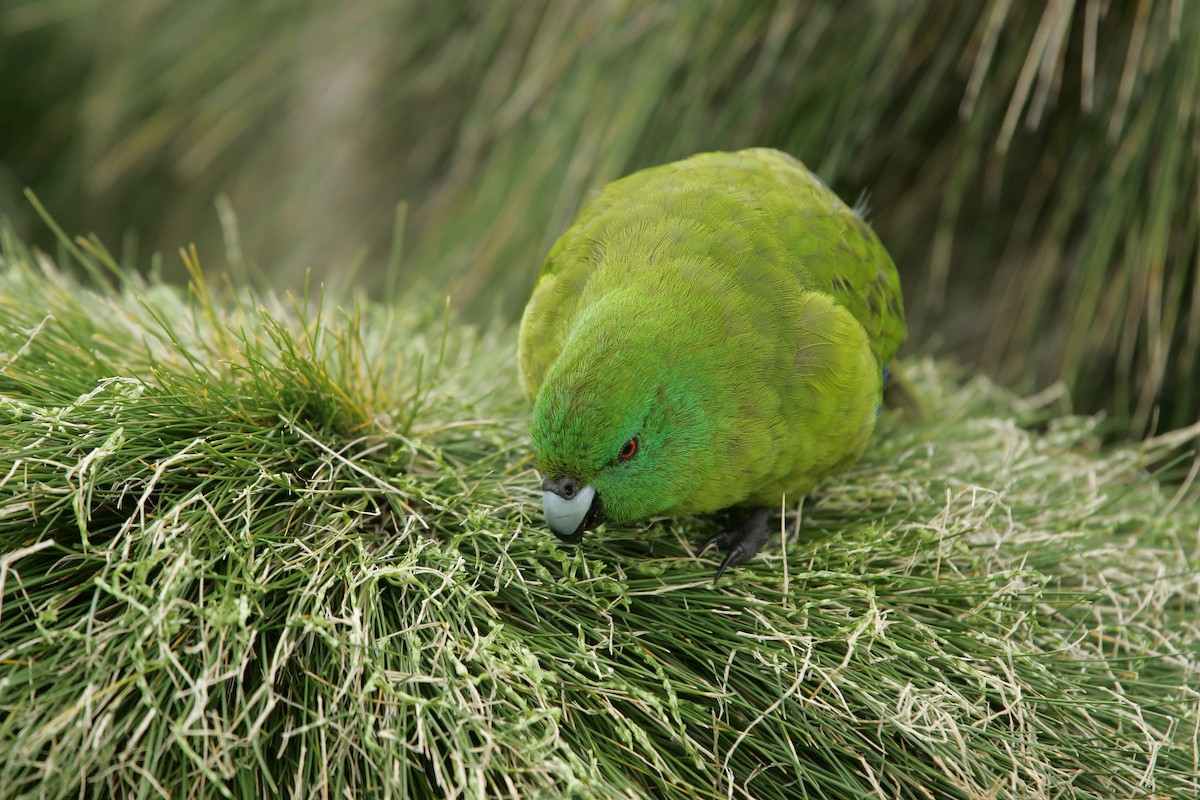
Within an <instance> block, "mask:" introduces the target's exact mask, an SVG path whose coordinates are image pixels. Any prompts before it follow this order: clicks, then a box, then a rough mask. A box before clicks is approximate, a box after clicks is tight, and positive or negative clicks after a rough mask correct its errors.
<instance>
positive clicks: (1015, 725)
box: [0, 236, 1200, 800]
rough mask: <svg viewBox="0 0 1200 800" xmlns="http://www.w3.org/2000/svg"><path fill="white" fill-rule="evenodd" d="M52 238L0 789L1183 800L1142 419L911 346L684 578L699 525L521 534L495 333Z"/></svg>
mask: <svg viewBox="0 0 1200 800" xmlns="http://www.w3.org/2000/svg"><path fill="white" fill-rule="evenodd" d="M73 248H74V250H75V252H74V257H75V258H77V259H79V260H80V261H81V262H82V263H84V264H85V265H86V266H87V267H88V268H89V271H90V274H91V277H90V279H89V280H88V281H87V282H86V284H83V283H80V282H78V281H76V280H73V279H69V278H67V277H64V276H63V274H61V273H60V271H59V270H58V268H57V267H56V266H55V265H54V264H53V263H51V261H50V260H49V259H47V258H45V257H40V256H36V255H35V254H33V253H30V252H29V251H28V250H26V249H25V248H24V247H22V246H21V245H20V244H19V243H17V242H15V241H13V240H12V237H11V236H10V237H8V239H7V240H6V242H5V249H4V255H3V263H2V264H0V786H3V787H4V790H3V794H5V795H30V796H44V797H67V796H72V797H79V796H89V797H106V796H114V797H128V796H138V797H155V796H170V797H259V796H275V795H278V796H288V797H349V796H356V797H365V796H380V797H396V798H402V797H403V798H446V797H451V798H468V797H470V798H485V797H486V798H494V797H511V798H536V797H547V798H549V797H554V798H558V797H573V798H593V797H594V798H617V797H622V798H641V797H652V798H727V797H754V798H797V797H810V798H838V800H841V799H842V798H849V797H881V798H882V797H888V798H891V797H903V798H929V797H938V798H1051V797H1053V798H1106V799H1111V798H1116V797H1129V798H1132V797H1147V798H1149V797H1158V798H1183V797H1192V796H1196V794H1197V792H1198V791H1200V778H1198V777H1197V771H1198V770H1197V764H1198V760H1200V744H1198V742H1200V690H1198V688H1197V687H1200V625H1198V622H1197V620H1198V619H1200V570H1198V569H1197V566H1198V564H1200V552H1198V551H1200V511H1198V510H1197V504H1196V503H1195V492H1194V490H1192V489H1190V488H1188V487H1189V486H1190V482H1189V481H1188V480H1186V476H1185V480H1183V481H1181V482H1177V483H1176V484H1175V488H1172V487H1171V486H1163V485H1160V484H1159V483H1158V482H1157V481H1156V480H1155V479H1154V478H1153V477H1152V476H1151V475H1150V474H1149V473H1148V472H1147V470H1146V465H1147V464H1150V463H1152V462H1153V461H1154V459H1155V458H1157V457H1158V456H1159V454H1160V453H1162V452H1165V451H1166V450H1167V448H1170V447H1173V446H1176V445H1178V444H1179V442H1178V441H1174V440H1166V439H1163V440H1157V441H1154V442H1151V443H1149V444H1147V445H1145V446H1143V447H1141V448H1139V449H1131V448H1117V449H1099V450H1098V449H1096V448H1095V446H1094V445H1095V442H1096V441H1097V438H1098V436H1097V430H1098V425H1099V423H1098V422H1097V420H1095V419H1092V418H1085V417H1066V416H1061V415H1059V414H1057V413H1055V412H1054V411H1053V410H1052V409H1051V408H1049V407H1048V406H1047V405H1045V404H1039V403H1038V402H1035V401H1028V400H1025V401H1022V400H1017V399H1014V398H1013V397H1011V396H1010V395H1007V394H1005V393H1004V392H1002V391H1000V390H998V389H997V388H995V387H994V386H993V385H991V384H990V383H987V382H985V381H982V380H967V381H961V380H956V379H955V377H954V376H953V375H952V374H950V372H949V370H948V369H947V368H946V367H945V366H942V365H937V364H934V363H931V362H928V361H922V362H914V363H912V364H910V365H909V372H910V374H911V376H912V379H913V381H914V382H915V384H916V385H917V386H918V387H919V389H920V391H921V392H923V394H924V395H925V398H926V402H927V403H928V405H929V408H930V409H931V411H932V413H931V414H930V419H929V421H927V422H924V423H909V422H904V421H901V420H897V419H891V418H887V417H885V421H884V423H883V425H882V429H881V430H880V431H879V433H878V435H877V438H876V442H875V446H874V447H873V448H872V450H871V452H870V453H869V454H868V455H867V457H866V458H865V459H864V460H863V462H862V463H861V464H860V465H859V466H857V467H856V468H854V469H853V470H851V471H850V472H849V473H847V474H846V475H844V476H842V477H840V478H838V479H836V480H834V481H832V482H831V483H830V484H829V485H828V486H826V487H825V488H824V490H823V491H822V492H821V493H820V494H819V495H817V496H814V497H812V498H810V499H809V500H808V502H807V503H806V504H805V505H804V507H803V510H802V516H803V519H802V524H801V525H800V531H799V533H798V534H796V535H794V536H793V535H792V532H791V527H792V526H793V525H794V524H795V523H796V522H798V521H799V514H798V513H797V510H796V509H790V510H789V514H788V515H787V517H786V524H785V526H783V527H781V531H780V540H781V542H782V541H783V540H785V539H786V540H788V542H787V544H786V546H784V547H777V548H774V549H769V550H768V551H767V552H765V553H764V554H762V555H761V556H760V557H758V558H756V559H755V560H754V561H753V562H751V563H749V564H747V565H745V566H743V567H741V568H738V569H736V570H733V571H732V572H731V573H730V574H729V576H728V577H727V578H726V579H723V580H722V582H721V584H720V585H719V586H717V587H715V588H714V586H713V585H712V582H711V578H712V573H713V569H714V567H715V562H714V561H712V560H711V559H708V558H704V559H697V558H696V557H695V556H694V555H693V549H692V548H691V547H690V546H689V544H688V543H689V542H694V541H696V540H698V539H700V538H702V537H703V536H704V535H705V534H706V533H707V532H709V531H710V530H711V528H710V526H711V525H712V523H711V522H710V521H707V520H704V519H698V518H684V519H675V520H660V521H655V522H653V523H652V524H649V525H646V526H643V527H640V528H637V529H621V530H608V531H603V532H601V533H599V534H591V535H589V536H588V537H587V539H586V541H585V543H584V545H583V546H582V547H581V548H578V549H574V550H564V549H561V548H560V547H559V546H558V545H557V543H556V542H555V540H554V539H553V537H552V536H551V535H550V534H549V533H548V532H547V531H545V530H544V528H543V527H542V526H541V524H540V521H539V519H538V513H537V508H536V506H535V505H534V504H535V503H536V499H537V496H536V494H535V492H534V487H535V486H536V479H535V476H534V474H533V472H532V469H531V467H530V459H529V447H528V442H527V440H526V435H525V416H526V413H527V411H526V407H525V403H524V401H523V399H522V398H521V397H520V395H519V389H518V387H517V381H516V377H515V374H514V368H513V367H512V366H511V365H512V357H513V356H512V354H513V349H514V336H513V335H512V331H511V330H496V331H486V330H485V331H479V330H474V329H471V328H468V327H466V326H463V325H460V324H458V323H455V322H453V321H452V320H450V319H449V318H448V315H447V313H446V311H445V309H444V308H443V307H441V306H440V305H439V304H436V303H435V304H416V305H414V306H413V307H411V308H410V307H390V306H382V305H379V304H375V303H371V302H365V301H361V302H357V303H353V304H350V303H347V304H346V305H345V306H344V307H343V306H338V305H336V304H335V303H333V302H330V301H328V300H322V299H321V298H320V297H304V298H296V299H289V300H280V299H278V298H272V297H268V296H263V297H255V296H251V295H248V294H239V293H237V292H234V291H224V292H215V291H212V290H210V289H209V288H208V287H207V286H206V285H205V283H204V276H203V273H202V271H201V270H200V268H199V266H198V264H197V262H196V260H195V256H194V254H192V255H191V256H190V259H189V260H190V263H191V269H192V276H193V280H192V285H191V287H190V289H189V290H188V291H186V292H183V291H179V290H176V289H173V288H169V287H167V286H164V285H161V284H158V283H155V282H146V281H142V280H140V279H134V278H113V277H111V274H116V271H115V265H113V264H112V263H111V259H110V258H109V257H108V256H107V255H106V254H105V253H104V252H103V251H102V250H101V249H100V248H99V247H98V246H96V245H95V244H94V243H87V242H81V243H79V244H78V245H77V246H73ZM1185 436H1186V434H1181V437H1180V438H1183V437H1185ZM1180 486H1182V487H1183V488H1178V487H1180Z"/></svg>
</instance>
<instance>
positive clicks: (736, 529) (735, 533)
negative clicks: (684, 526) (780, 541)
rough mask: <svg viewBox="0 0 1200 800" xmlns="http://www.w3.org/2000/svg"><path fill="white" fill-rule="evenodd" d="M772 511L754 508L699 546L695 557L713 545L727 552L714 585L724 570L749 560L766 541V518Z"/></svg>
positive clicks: (767, 534) (767, 533) (768, 533)
mask: <svg viewBox="0 0 1200 800" xmlns="http://www.w3.org/2000/svg"><path fill="white" fill-rule="evenodd" d="M772 510H773V509H770V508H756V509H754V510H753V511H751V512H750V513H749V514H747V515H746V516H744V517H743V518H742V519H741V521H740V522H738V521H737V520H736V518H735V519H734V520H731V523H732V524H730V525H729V527H727V528H726V529H725V530H723V531H721V532H720V533H717V534H714V535H713V536H711V537H709V539H708V541H706V542H705V543H704V544H702V545H700V550H699V551H698V552H697V553H696V555H700V553H703V552H704V551H705V550H707V549H708V548H709V547H711V546H712V545H714V544H715V545H716V546H717V547H718V548H719V549H721V550H727V551H728V552H726V553H725V560H724V561H722V562H721V566H719V567H717V574H716V575H714V576H713V584H714V585H716V583H717V581H719V580H721V575H722V573H724V572H725V570H726V569H728V568H729V567H733V566H737V565H738V564H740V563H742V562H743V561H745V560H746V559H748V558H751V557H752V556H753V555H754V554H755V553H757V552H758V549H759V548H760V547H762V546H763V544H764V543H765V542H766V541H767V539H768V538H769V537H770V535H771V533H770V531H768V530H767V518H768V517H770V516H771V511H772Z"/></svg>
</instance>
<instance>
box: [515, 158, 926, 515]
mask: <svg viewBox="0 0 1200 800" xmlns="http://www.w3.org/2000/svg"><path fill="white" fill-rule="evenodd" d="M904 335H905V327H904V311H903V308H902V304H901V297H900V281H899V277H898V275H897V273H896V267H895V265H894V264H893V263H892V260H891V258H890V257H889V256H888V254H887V252H886V251H885V250H884V248H883V246H882V245H881V244H880V242H879V239H878V238H877V237H876V236H875V234H874V233H873V232H872V231H871V229H870V228H869V227H868V226H867V224H866V223H865V222H864V221H863V220H862V219H861V218H860V217H859V216H858V215H857V214H855V213H854V212H853V211H852V210H851V209H850V208H848V207H847V206H846V205H845V204H844V203H842V201H841V200H839V199H838V198H837V197H836V196H835V195H834V194H833V193H832V192H831V191H830V190H829V188H828V187H826V186H825V185H824V184H823V183H821V181H820V180H819V179H817V178H816V177H815V176H814V175H813V174H812V173H810V172H809V171H808V170H807V169H806V168H805V167H804V165H802V164H801V163H800V162H798V161H796V160H795V159H793V158H791V157H789V156H787V155H784V154H783V153H779V152H776V151H773V150H765V149H757V150H744V151H741V152H736V153H706V154H702V155H697V156H694V157H692V158H689V159H686V160H684V161H680V162H677V163H674V164H668V165H665V166H661V167H656V168H653V169H647V170H644V171H642V172H638V173H636V174H633V175H630V176H629V177H626V178H623V179H621V180H618V181H616V182H614V183H612V184H610V185H609V186H608V187H607V188H605V189H604V191H603V192H602V193H601V194H600V195H599V196H598V197H597V198H596V199H595V200H593V201H592V202H590V203H589V204H588V205H587V206H586V207H585V208H584V209H583V210H582V211H581V212H580V214H579V217H578V218H577V219H576V220H575V222H574V224H572V225H571V227H570V228H569V229H568V230H567V231H566V233H564V234H563V235H562V237H561V238H560V239H559V240H558V242H557V243H556V244H555V245H554V247H553V248H552V249H551V251H550V255H549V256H548V258H547V259H546V263H545V265H544V266H543V268H542V272H541V275H540V277H539V279H538V282H537V285H536V287H535V288H534V291H533V296H532V298H531V299H530V301H529V305H528V307H527V308H526V309H525V316H524V319H523V320H522V324H521V333H520V346H519V349H520V362H521V376H522V380H523V383H524V387H525V391H526V393H527V394H528V395H529V397H530V398H531V399H532V400H533V404H534V407H533V417H532V421H531V427H530V430H531V436H532V439H533V444H534V448H535V450H536V452H537V467H538V470H539V472H541V474H542V475H543V476H544V477H546V478H547V479H548V480H550V479H560V478H569V479H571V480H574V481H577V482H578V484H579V485H585V484H586V485H590V486H593V487H594V488H595V490H596V495H597V496H598V497H599V502H600V506H601V508H602V509H603V513H604V516H605V517H606V518H607V519H608V520H610V521H613V522H618V523H620V522H631V521H634V520H638V519H641V518H644V517H647V516H650V515H653V514H672V513H677V512H689V511H692V512H704V511H714V510H717V509H721V508H725V507H728V506H747V507H761V506H773V507H778V505H779V502H780V497H781V496H783V495H787V496H789V497H795V498H798V497H800V496H802V495H804V494H806V493H808V492H809V491H810V490H811V489H812V488H813V487H814V486H815V485H816V484H817V483H818V482H819V481H820V480H821V479H822V478H824V477H825V476H827V475H829V474H831V473H833V472H836V471H838V470H841V469H844V468H846V467H847V466H849V465H851V464H853V463H854V462H855V461H856V460H857V459H858V458H859V456H860V455H861V454H862V453H863V451H864V449H865V448H866V446H867V442H868V440H869V438H870V436H871V432H872V430H873V428H874V425H875V418H876V415H877V414H878V410H879V407H880V404H881V391H882V375H883V370H884V367H885V366H886V365H887V364H888V363H889V362H890V360H891V359H892V357H893V356H894V355H895V353H896V350H897V349H898V348H899V347H900V344H901V343H902V342H903V340H904ZM631 443H632V444H633V445H634V449H635V453H634V455H632V456H631V457H627V458H622V453H623V448H624V449H625V450H626V451H627V450H628V449H629V448H628V445H630V444H631Z"/></svg>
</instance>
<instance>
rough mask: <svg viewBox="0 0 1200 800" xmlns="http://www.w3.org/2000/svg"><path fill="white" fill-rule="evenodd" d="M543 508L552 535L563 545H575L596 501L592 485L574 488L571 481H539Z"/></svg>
mask: <svg viewBox="0 0 1200 800" xmlns="http://www.w3.org/2000/svg"><path fill="white" fill-rule="evenodd" d="M542 488H543V489H544V490H545V492H544V493H543V494H542V508H543V509H544V510H545V512H546V524H547V525H549V526H550V530H552V531H554V535H555V536H557V537H558V538H559V539H562V540H563V541H565V542H572V543H573V542H578V541H579V540H580V539H581V538H582V537H583V529H584V527H585V526H586V525H587V522H588V518H589V513H588V512H590V511H592V505H593V502H594V501H595V499H596V489H595V488H594V487H592V486H590V485H589V486H577V484H575V483H574V482H573V481H571V480H570V479H566V480H562V479H560V480H557V481H550V480H545V481H542Z"/></svg>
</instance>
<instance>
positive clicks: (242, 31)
mask: <svg viewBox="0 0 1200 800" xmlns="http://www.w3.org/2000/svg"><path fill="white" fill-rule="evenodd" d="M0 37H2V41H3V47H0V75H3V80H2V81H0V211H2V212H3V213H4V214H5V215H7V216H9V217H10V218H12V219H14V220H15V221H16V224H17V225H18V231H19V234H20V235H21V236H23V237H24V238H26V239H28V240H33V241H40V242H41V243H43V244H44V245H46V246H53V244H52V240H51V239H50V234H49V232H48V231H45V230H44V228H43V227H42V226H41V224H40V223H39V222H38V221H37V220H36V217H35V216H34V215H33V213H32V209H31V208H30V206H29V204H28V203H27V202H26V201H25V199H24V198H23V197H22V196H21V191H22V189H23V187H26V186H29V187H32V189H33V190H34V191H35V192H36V193H37V194H38V196H39V197H40V198H41V200H42V201H43V202H44V204H45V205H46V207H47V208H48V209H49V211H50V213H51V214H52V215H54V216H55V218H57V219H58V220H59V221H60V222H61V223H62V225H63V227H64V228H66V230H68V231H69V232H72V233H76V232H78V233H84V232H96V233H97V234H98V235H99V236H100V238H101V239H102V240H103V241H105V242H107V243H108V244H109V245H110V247H113V248H114V249H120V251H121V256H120V258H121V261H122V263H124V264H126V265H129V266H138V267H140V268H142V269H145V268H148V267H150V266H151V264H152V259H151V256H150V254H151V253H153V252H156V251H157V252H162V253H164V254H166V256H165V258H164V259H163V260H162V266H161V269H162V270H163V271H164V272H165V273H166V274H167V275H168V277H174V278H180V279H181V278H182V277H183V267H182V263H181V262H180V260H179V259H178V258H176V257H174V256H173V253H174V252H175V251H176V250H177V249H178V248H179V247H180V246H182V245H185V244H187V243H189V242H193V241H194V242H196V243H197V244H198V245H199V247H200V250H201V252H202V253H205V254H206V260H207V261H208V262H209V263H213V262H214V261H217V260H219V258H218V257H219V256H220V255H222V254H223V255H224V257H225V259H226V260H227V262H228V265H229V267H231V268H233V269H235V270H240V269H242V268H244V267H247V266H254V267H255V269H253V270H250V271H251V272H259V271H260V270H261V271H265V272H266V274H268V275H269V276H270V280H271V282H272V283H273V284H275V285H276V286H288V285H296V284H298V283H300V282H301V281H302V280H303V276H304V275H305V273H306V271H308V270H313V271H314V274H315V275H316V277H317V278H321V279H326V280H332V281H335V282H341V281H343V280H344V279H345V276H346V275H347V274H352V275H353V280H354V281H355V282H356V283H357V284H358V285H359V286H361V287H362V288H363V290H364V291H380V290H386V291H399V290H404V289H407V288H410V287H412V286H418V285H420V286H425V287H434V288H436V289H437V290H438V291H446V292H449V293H451V294H452V295H453V302H454V304H455V306H456V307H457V308H458V309H459V311H460V312H462V313H463V314H465V315H466V316H468V317H475V318H485V317H494V316H500V317H502V318H507V319H513V318H515V317H516V316H517V315H518V314H519V312H520V309H521V307H522V305H523V303H524V300H525V298H526V297H527V292H528V289H529V287H530V285H531V284H532V281H533V279H534V276H535V274H536V271H537V268H538V265H539V263H540V259H541V257H542V256H543V255H544V253H545V251H546V249H547V248H548V246H549V244H550V242H551V241H552V240H553V239H554V237H555V236H557V234H558V233H560V232H561V231H562V229H563V228H564V227H565V226H566V225H567V224H568V223H569V221H570V219H571V217H572V215H573V213H574V212H575V210H576V209H577V207H578V205H579V203H580V201H581V199H582V198H584V197H585V196H586V194H587V193H588V192H589V191H590V190H592V189H594V188H596V187H598V186H599V185H601V184H603V183H605V182H607V181H608V180H611V179H612V178H615V177H617V176H619V175H621V174H623V173H626V172H629V171H631V170H633V169H636V168H640V167H643V166H647V165H650V164H654V163H659V162H663V161H667V160H671V159H675V158H678V157H682V156H685V155H687V154H690V153H692V152H695V151H700V150H707V149H734V148H739V147H743V146H748V145H769V146H774V147H779V148H781V149H784V150H786V151H788V152H790V153H792V154H794V155H796V156H797V157H799V158H800V159H802V160H803V161H805V162H806V163H808V164H809V166H810V167H812V168H814V169H815V170H816V171H817V172H819V173H820V174H821V175H822V176H823V177H824V178H825V179H826V180H827V181H829V182H830V183H831V184H832V185H833V186H834V188H835V189H836V190H837V191H838V192H839V193H840V194H842V195H843V197H845V198H847V199H848V200H850V201H853V200H854V199H855V198H857V197H858V196H859V195H860V194H862V193H867V194H868V195H869V198H870V204H871V208H872V222H873V224H874V226H875V227H876V228H877V230H878V231H879V233H880V235H881V237H882V239H883V240H884V242H885V243H886V244H887V246H888V248H889V250H890V251H891V252H892V254H893V256H894V257H895V259H896V262H897V264H898V265H899V267H900V270H901V273H902V276H903V279H904V282H905V289H906V292H907V302H908V308H909V318H910V325H911V330H912V337H911V339H912V345H910V350H911V349H923V350H926V351H935V352H939V353H942V354H946V355H950V356H953V357H955V358H958V359H960V360H962V361H964V362H966V363H968V364H970V365H978V366H980V367H982V368H983V369H984V370H985V371H987V372H989V373H991V374H992V375H995V376H998V377H999V378H1000V379H1001V380H1003V381H1005V382H1008V383H1010V384H1016V385H1021V386H1022V387H1023V388H1026V389H1028V388H1035V387H1036V388H1040V387H1044V386H1049V385H1052V384H1054V383H1056V382H1058V381H1063V382H1064V383H1065V385H1066V386H1067V387H1068V388H1069V390H1070V394H1071V396H1072V397H1073V398H1074V402H1075V403H1076V406H1077V408H1078V409H1079V410H1083V411H1092V410H1106V411H1107V412H1108V413H1109V414H1110V418H1111V420H1112V426H1113V430H1114V431H1116V432H1118V433H1130V434H1133V435H1140V434H1142V433H1145V432H1148V431H1150V430H1154V429H1157V430H1163V429H1166V428H1171V427H1178V426H1182V425H1184V424H1187V423H1189V422H1190V421H1192V420H1194V419H1196V418H1197V417H1198V416H1200V367H1198V366H1197V360H1198V359H1197V356H1198V348H1200V281H1198V280H1197V277H1196V274H1197V267H1198V264H1200V244H1198V241H1200V125H1198V123H1197V100H1198V98H1200V13H1196V9H1195V7H1191V3H1190V2H1189V0H1129V1H1128V2H1107V1H1105V0H1079V1H1078V2H1076V1H1074V0H1043V2H1034V1H1033V0H1028V1H1027V0H991V2H978V3H944V2H937V0H911V1H910V2H868V1H867V0H858V1H856V2H844V3H843V2H816V1H814V0H810V1H809V2H779V3H770V2H761V3H760V2H670V1H669V0H657V1H656V2H582V1H580V2H570V1H569V0H559V1H552V0H497V1H496V2H489V3H444V2H438V1H436V0H400V1H399V2H397V1H396V0H365V1H364V2H360V3H356V4H354V5H353V6H349V5H342V4H338V5H332V4H322V3H313V2H303V0H267V1H266V2H261V3H255V4H250V5H247V4H244V3H238V2H233V0H209V2H203V3H199V2H190V3H188V2H184V3H178V2H177V3H168V2H162V0H125V1H124V2H114V0H99V2H96V1H89V2H84V0H23V1H18V0H0ZM398 209H399V214H398ZM398 220H399V221H400V223H401V224H403V226H404V227H403V229H402V232H403V242H404V257H403V259H402V260H401V261H400V262H399V263H402V264H403V270H402V271H400V272H398V273H395V274H393V275H392V277H393V278H394V279H395V280H394V281H393V280H389V279H388V278H387V277H386V275H387V273H388V270H387V269H386V268H385V265H387V264H388V263H393V264H394V263H397V261H396V259H395V258H393V257H391V256H389V251H390V249H391V248H392V247H393V241H394V238H393V237H394V234H395V231H396V229H397V221H398ZM385 284H386V285H385Z"/></svg>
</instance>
